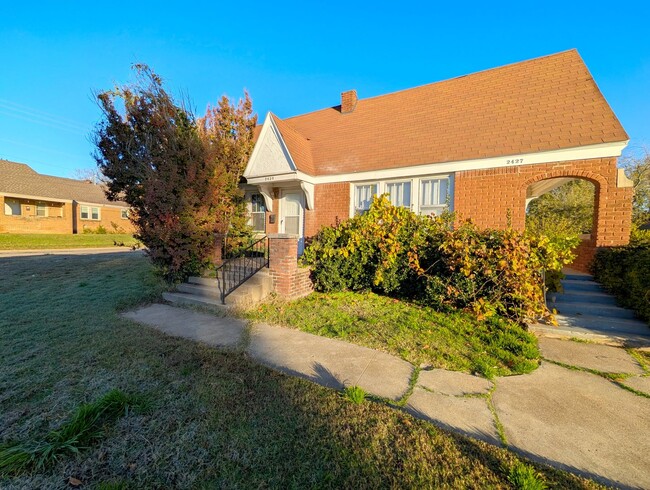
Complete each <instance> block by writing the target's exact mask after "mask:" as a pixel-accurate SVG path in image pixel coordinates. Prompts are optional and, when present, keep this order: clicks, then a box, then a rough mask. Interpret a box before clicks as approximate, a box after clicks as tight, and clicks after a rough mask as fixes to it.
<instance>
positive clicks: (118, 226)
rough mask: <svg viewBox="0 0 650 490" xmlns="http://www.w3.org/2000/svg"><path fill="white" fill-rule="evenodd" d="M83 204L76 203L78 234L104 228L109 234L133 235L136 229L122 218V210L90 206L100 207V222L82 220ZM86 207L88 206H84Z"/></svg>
mask: <svg viewBox="0 0 650 490" xmlns="http://www.w3.org/2000/svg"><path fill="white" fill-rule="evenodd" d="M81 206H82V205H81V204H78V203H75V219H76V223H75V224H76V230H75V231H76V233H83V232H84V230H85V229H87V230H96V229H97V228H99V227H100V226H103V227H104V228H105V229H106V231H107V232H109V233H114V232H117V233H133V232H135V227H134V226H133V224H131V221H129V220H128V219H124V218H122V208H118V207H112V206H102V205H97V204H95V205H90V204H89V205H88V206H89V207H98V208H99V210H100V213H99V215H100V219H99V220H88V219H81ZM83 206H86V204H83Z"/></svg>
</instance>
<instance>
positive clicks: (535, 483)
mask: <svg viewBox="0 0 650 490" xmlns="http://www.w3.org/2000/svg"><path fill="white" fill-rule="evenodd" d="M508 481H510V483H512V485H513V486H514V487H515V488H516V489H517V490H544V489H545V488H547V487H546V483H544V480H542V479H541V478H540V475H539V473H537V471H536V470H535V468H533V467H532V466H529V465H527V464H526V463H522V462H517V463H515V464H514V465H512V467H511V468H510V472H509V475H508Z"/></svg>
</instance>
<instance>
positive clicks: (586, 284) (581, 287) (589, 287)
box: [562, 279, 605, 293]
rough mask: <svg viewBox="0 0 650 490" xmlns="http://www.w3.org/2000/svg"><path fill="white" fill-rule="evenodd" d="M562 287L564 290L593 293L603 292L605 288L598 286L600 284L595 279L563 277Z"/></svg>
mask: <svg viewBox="0 0 650 490" xmlns="http://www.w3.org/2000/svg"><path fill="white" fill-rule="evenodd" d="M562 287H563V288H564V292H566V293H572V292H574V291H575V292H583V291H588V292H594V293H604V292H605V290H604V289H603V288H602V287H600V285H599V284H598V283H597V282H595V281H589V280H583V279H563V280H562Z"/></svg>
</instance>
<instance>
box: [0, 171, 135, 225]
mask: <svg viewBox="0 0 650 490" xmlns="http://www.w3.org/2000/svg"><path fill="white" fill-rule="evenodd" d="M0 205H2V211H0V233H83V232H84V230H86V229H87V230H96V229H97V228H99V226H102V227H104V228H105V229H106V230H107V231H108V232H120V233H132V232H133V231H134V228H133V225H132V224H131V222H130V221H129V219H128V206H127V204H126V203H123V202H111V201H109V200H108V199H106V197H105V195H104V191H103V189H102V188H101V186H99V185H95V184H92V183H90V182H84V181H81V180H73V179H64V178H61V177H52V176H50V175H42V174H39V173H37V172H35V171H34V170H33V169H32V168H30V167H29V166H27V165H25V164H23V163H14V162H9V161H7V160H0Z"/></svg>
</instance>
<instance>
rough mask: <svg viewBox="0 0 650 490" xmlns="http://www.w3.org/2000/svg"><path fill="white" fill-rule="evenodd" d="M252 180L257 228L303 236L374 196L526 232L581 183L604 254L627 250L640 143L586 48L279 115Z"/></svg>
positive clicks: (249, 190)
mask: <svg viewBox="0 0 650 490" xmlns="http://www.w3.org/2000/svg"><path fill="white" fill-rule="evenodd" d="M256 137H257V140H256V145H255V148H254V150H253V153H252V155H251V158H250V160H249V163H248V165H247V167H246V170H245V172H244V177H245V179H246V184H245V185H244V189H245V190H246V194H247V198H248V200H249V206H250V211H251V223H252V224H253V226H254V228H255V229H256V230H257V231H259V232H260V233H267V234H272V233H284V234H291V235H297V236H298V237H299V244H298V247H299V253H300V249H301V248H302V247H303V246H304V239H305V238H306V237H307V238H308V237H310V236H313V235H315V234H316V233H317V231H318V230H319V228H320V227H322V226H324V225H332V224H334V223H335V222H336V221H337V220H343V219H346V218H348V217H351V216H353V215H354V214H355V213H359V212H363V211H364V210H366V209H367V208H368V207H369V205H370V202H371V198H372V196H373V195H375V194H383V193H387V194H388V195H389V197H390V200H391V201H392V203H393V204H395V205H401V206H407V207H410V208H411V209H412V210H413V211H414V212H417V213H422V214H430V213H439V212H441V211H442V210H443V209H444V208H445V207H447V206H449V207H450V208H451V209H453V210H454V211H456V212H457V213H458V214H459V215H460V216H462V217H466V218H471V219H472V220H473V221H474V222H476V223H477V224H478V225H480V226H484V227H505V226H506V225H507V223H508V220H510V222H511V223H512V225H513V226H514V227H516V228H518V229H523V228H524V226H525V215H526V206H527V204H528V203H529V202H530V201H531V200H532V199H534V198H536V197H539V196H540V195H542V194H543V193H545V192H548V191H550V190H552V189H553V188H555V187H557V186H559V185H561V184H563V183H565V182H567V181H568V180H571V179H585V180H588V181H590V182H592V183H593V184H594V186H595V196H596V197H595V216H594V229H593V231H592V234H591V235H590V236H587V237H585V239H584V241H583V244H582V245H581V247H580V251H579V258H578V259H577V261H576V263H575V264H574V266H575V267H576V268H579V269H582V270H585V269H586V267H587V264H588V263H589V262H590V260H591V258H592V257H593V253H594V251H595V248H596V247H601V246H612V245H622V244H626V243H627V242H628V238H629V231H630V223H631V199H632V192H633V191H632V188H631V182H630V181H629V180H628V179H627V178H626V177H625V175H624V174H623V173H622V171H621V170H620V169H618V168H617V166H616V162H617V157H618V156H620V154H621V151H622V150H623V149H624V148H625V146H626V145H627V143H628V139H629V138H628V136H627V134H626V133H625V130H624V129H623V127H622V126H621V124H620V122H619V121H618V119H617V118H616V116H615V115H614V113H613V112H612V109H611V108H610V107H609V105H608V104H607V101H606V100H605V98H604V97H603V95H602V94H601V92H600V90H599V89H598V87H597V85H596V83H595V81H594V80H593V78H592V76H591V74H590V73H589V70H588V69H587V67H586V66H585V64H584V62H583V61H582V59H581V57H580V55H579V54H578V52H577V51H576V50H570V51H566V52H562V53H558V54H554V55H550V56H545V57H542V58H537V59H533V60H528V61H524V62H520V63H516V64H512V65H507V66H503V67H500V68H494V69H491V70H486V71H482V72H478V73H475V74H472V75H467V76H463V77H458V78H453V79H450V80H446V81H442V82H437V83H432V84H429V85H424V86H420V87H416V88H412V89H408V90H403V91H399V92H395V93H391V94H387V95H382V96H378V97H372V98H368V99H359V98H358V97H357V94H356V91H354V90H352V91H348V92H344V93H343V94H341V103H340V105H337V106H335V107H328V108H325V109H322V110H318V111H315V112H310V113H308V114H303V115H299V116H294V117H289V118H286V119H281V118H279V117H277V116H276V115H274V114H272V113H268V115H267V116H266V119H265V121H264V123H263V124H262V125H261V126H259V127H258V128H257V135H256Z"/></svg>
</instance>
